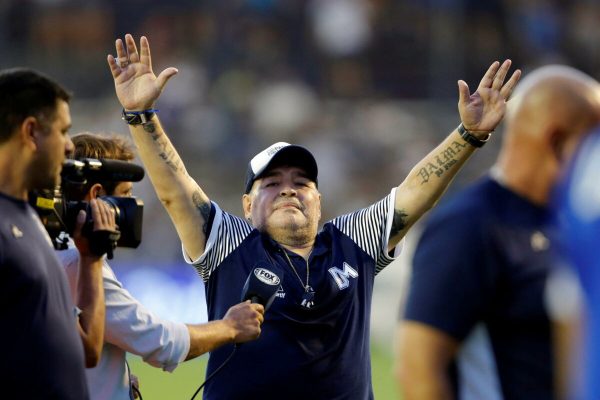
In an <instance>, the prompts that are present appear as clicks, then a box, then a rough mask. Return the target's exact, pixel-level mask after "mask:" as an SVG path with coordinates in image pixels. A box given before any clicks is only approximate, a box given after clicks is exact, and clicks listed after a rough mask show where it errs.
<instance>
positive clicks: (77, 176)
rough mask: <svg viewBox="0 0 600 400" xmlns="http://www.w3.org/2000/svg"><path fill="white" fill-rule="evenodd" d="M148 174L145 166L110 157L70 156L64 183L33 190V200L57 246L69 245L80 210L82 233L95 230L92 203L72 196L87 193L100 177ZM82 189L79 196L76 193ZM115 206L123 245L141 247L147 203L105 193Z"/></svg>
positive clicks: (113, 179)
mask: <svg viewBox="0 0 600 400" xmlns="http://www.w3.org/2000/svg"><path fill="white" fill-rule="evenodd" d="M143 177H144V169H143V168H142V167H141V166H139V165H136V164H133V163H130V162H127V161H120V160H108V159H99V160H98V159H93V158H83V159H80V160H66V161H65V162H64V164H63V168H62V171H61V185H60V186H59V187H57V188H55V189H54V190H42V191H37V192H32V193H30V195H29V199H30V202H31V204H32V205H33V206H34V207H35V208H36V210H37V212H38V214H39V215H40V218H41V219H42V222H43V224H44V227H45V228H46V230H47V231H48V234H49V235H50V238H51V239H52V243H53V244H54V248H55V249H56V250H64V249H66V248H67V243H68V240H69V239H68V236H67V234H68V235H71V236H72V235H73V231H74V229H75V224H76V221H77V214H79V211H80V210H85V212H86V222H85V224H84V226H83V230H82V233H83V235H84V236H86V237H90V236H91V233H92V231H93V221H92V212H91V208H90V205H89V203H87V202H85V201H79V200H72V198H73V197H77V198H81V197H83V194H84V193H83V192H84V190H85V189H86V187H87V185H88V183H95V182H99V181H111V182H138V181H140V180H142V178H143ZM75 193H78V195H77V196H74V194H75ZM100 198H101V199H102V200H103V201H105V202H106V203H108V205H109V206H110V207H111V208H112V209H113V211H114V213H115V222H116V224H117V226H118V229H119V232H120V234H121V235H120V238H119V239H118V241H117V246H119V247H132V248H135V247H138V246H139V244H140V243H141V241H142V217H143V210H144V203H143V202H142V200H140V199H138V198H135V197H115V196H102V197H100Z"/></svg>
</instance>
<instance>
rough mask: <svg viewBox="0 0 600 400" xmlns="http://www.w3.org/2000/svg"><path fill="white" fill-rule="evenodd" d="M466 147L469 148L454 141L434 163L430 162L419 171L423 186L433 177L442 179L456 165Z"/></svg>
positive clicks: (436, 157)
mask: <svg viewBox="0 0 600 400" xmlns="http://www.w3.org/2000/svg"><path fill="white" fill-rule="evenodd" d="M465 147H467V145H466V144H462V143H459V142H456V141H454V142H452V144H451V145H450V146H448V147H447V148H446V149H444V150H443V151H442V152H441V153H439V154H437V155H436V156H435V161H434V162H428V163H427V164H426V165H425V166H424V167H423V168H421V169H420V170H419V175H421V178H422V179H423V180H422V181H421V184H423V183H427V182H429V179H430V178H431V177H432V176H433V175H435V176H437V177H438V178H439V177H441V176H442V175H443V174H444V173H445V172H446V171H448V170H449V169H450V168H451V167H452V166H453V165H454V164H456V163H457V162H458V160H457V159H456V156H457V155H458V154H459V153H461V152H462V151H463V150H464V149H465Z"/></svg>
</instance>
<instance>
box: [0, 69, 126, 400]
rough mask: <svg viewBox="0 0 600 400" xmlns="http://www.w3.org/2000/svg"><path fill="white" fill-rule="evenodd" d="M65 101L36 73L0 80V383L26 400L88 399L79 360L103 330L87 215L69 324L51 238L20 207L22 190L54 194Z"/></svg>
mask: <svg viewBox="0 0 600 400" xmlns="http://www.w3.org/2000/svg"><path fill="white" fill-rule="evenodd" d="M69 99H70V95H69V93H68V92H67V91H66V90H65V89H64V88H62V87H61V86H60V85H59V84H57V83H56V82H54V81H52V80H51V79H49V78H47V77H46V76H44V75H42V74H40V73H38V72H36V71H33V70H29V69H23V68H17V69H11V70H4V71H2V72H0V286H1V290H0V292H1V293H2V295H1V297H0V320H1V321H2V329H1V330H0V339H1V340H2V342H3V343H5V344H6V348H5V349H4V351H3V354H2V361H0V382H1V383H2V390H3V392H4V393H10V394H12V395H17V394H18V397H19V398H24V399H42V398H53V399H79V400H81V399H87V398H88V389H87V384H86V381H85V375H84V369H85V361H84V359H85V360H86V361H87V363H88V365H94V364H95V363H96V362H97V361H98V357H99V352H100V346H99V344H101V343H102V336H103V332H104V302H103V296H102V277H101V266H102V256H103V254H101V253H98V252H95V251H94V250H92V249H91V248H90V245H89V244H90V243H89V241H88V239H87V238H85V237H84V236H83V235H81V228H82V226H83V222H84V221H85V218H86V216H85V212H84V211H82V212H80V213H79V215H78V221H77V225H76V229H75V233H74V241H75V245H76V246H77V248H78V250H79V252H80V253H81V268H80V269H81V271H82V273H81V279H80V286H81V289H82V291H85V293H86V295H85V296H82V298H81V299H80V301H79V303H78V304H77V305H78V307H79V309H80V311H81V312H80V313H79V317H78V318H77V317H76V315H77V313H76V308H75V305H74V304H73V302H72V301H71V297H70V296H69V286H68V283H67V279H66V276H65V273H64V271H63V269H62V268H61V265H60V263H59V260H58V259H57V257H56V255H55V254H54V251H53V250H54V249H53V244H52V240H51V239H50V236H49V235H48V233H47V232H46V230H45V229H44V226H43V225H42V223H41V221H40V219H39V217H38V215H37V214H36V212H35V210H34V209H33V208H32V207H31V206H30V205H29V203H28V200H29V197H30V192H32V191H37V190H44V189H48V190H54V188H55V187H56V186H57V185H58V183H59V180H60V172H61V168H62V164H63V161H64V160H65V157H66V156H68V155H69V154H70V153H71V152H72V151H73V143H72V142H71V140H70V139H69V137H68V136H67V131H68V130H69V128H70V127H71V115H70V111H69ZM32 197H33V196H32ZM91 209H92V216H93V220H94V226H93V229H94V232H97V231H104V230H106V231H113V230H114V229H115V222H114V215H112V213H110V211H109V209H108V207H106V206H102V205H101V204H100V203H96V202H94V203H93V204H92V205H91ZM78 331H79V335H78ZM82 344H83V346H82ZM84 352H85V353H84Z"/></svg>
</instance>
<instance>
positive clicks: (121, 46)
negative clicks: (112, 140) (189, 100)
mask: <svg viewBox="0 0 600 400" xmlns="http://www.w3.org/2000/svg"><path fill="white" fill-rule="evenodd" d="M115 46H116V50H117V58H115V57H114V56H112V55H109V56H108V58H107V61H108V65H109V67H110V71H111V73H112V76H113V79H114V81H115V90H116V92H117V97H118V98H119V101H120V102H121V105H122V106H123V108H124V109H126V110H137V111H141V110H147V109H149V108H152V106H153V105H154V103H155V102H156V100H157V99H158V97H159V96H160V94H161V93H162V91H163V89H164V87H165V85H166V84H167V81H168V80H169V78H171V77H172V76H173V75H175V74H176V73H177V69H175V68H172V67H171V68H167V69H165V70H164V71H162V72H161V73H160V74H159V75H158V76H156V75H154V72H153V71H152V57H151V56H150V45H149V43H148V39H147V38H146V37H145V36H142V37H141V39H140V50H141V51H140V52H139V53H138V50H137V47H136V45H135V41H134V39H133V36H131V35H130V34H127V35H125V43H124V42H123V41H122V40H121V39H117V41H116V42H115Z"/></svg>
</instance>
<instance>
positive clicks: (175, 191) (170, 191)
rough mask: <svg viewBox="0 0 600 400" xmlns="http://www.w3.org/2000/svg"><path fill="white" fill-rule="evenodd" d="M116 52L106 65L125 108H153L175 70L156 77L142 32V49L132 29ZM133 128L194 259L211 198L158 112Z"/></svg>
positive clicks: (203, 238)
mask: <svg viewBox="0 0 600 400" xmlns="http://www.w3.org/2000/svg"><path fill="white" fill-rule="evenodd" d="M116 52H117V58H115V57H113V56H112V55H109V56H108V65H109V66H110V70H111V73H112V76H113V79H114V82H115V90H116V93H117V97H118V98H119V101H120V102H121V105H122V106H123V108H124V109H125V110H126V111H143V110H149V109H152V108H153V106H154V103H155V102H156V100H157V99H158V97H159V96H160V94H161V92H162V91H163V89H164V87H165V85H166V84H167V81H168V80H169V79H170V78H171V77H172V76H174V75H175V74H176V73H177V72H178V71H177V69H175V68H167V69H165V70H164V71H162V72H161V73H160V74H159V75H158V76H156V75H154V72H153V71H152V59H151V56H150V45H149V43H148V39H147V38H146V37H144V36H142V38H141V39H140V51H139V52H138V50H137V46H136V44H135V41H134V39H133V37H132V36H131V35H129V34H127V35H125V42H123V41H122V40H121V39H117V41H116ZM117 60H118V61H117ZM129 131H130V132H131V135H132V137H133V140H134V142H135V144H136V146H137V148H138V151H139V155H140V158H141V159H142V161H143V163H144V165H145V167H146V169H147V171H148V175H149V176H150V180H151V181H152V185H153V186H154V189H155V190H156V193H157V195H158V197H159V199H160V201H161V202H162V203H163V205H164V206H165V208H166V210H167V212H168V213H169V216H170V217H171V220H172V221H173V224H174V225H175V229H176V230H177V233H178V235H179V238H180V239H181V242H182V243H183V247H184V249H185V251H186V252H187V254H188V256H190V258H192V259H193V260H194V259H196V258H198V257H199V256H200V255H201V254H202V253H203V252H204V247H205V243H206V233H207V232H206V223H207V221H208V217H209V214H210V201H209V199H208V197H207V196H206V194H205V193H204V192H203V191H202V189H201V188H200V186H198V184H197V183H196V182H195V181H194V180H193V179H192V178H191V177H190V176H189V175H188V173H187V171H186V169H185V166H184V165H183V161H182V160H181V158H180V157H179V154H177V151H176V150H175V148H174V147H173V144H172V143H171V141H170V140H169V138H168V137H167V135H166V133H165V131H164V130H163V128H162V126H161V124H160V121H159V119H158V117H157V116H156V115H154V116H153V117H152V119H151V120H150V121H149V122H147V123H145V124H143V125H141V124H140V125H129Z"/></svg>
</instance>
